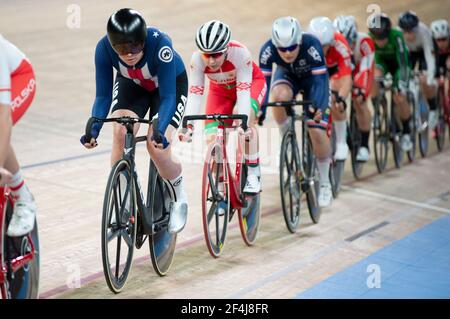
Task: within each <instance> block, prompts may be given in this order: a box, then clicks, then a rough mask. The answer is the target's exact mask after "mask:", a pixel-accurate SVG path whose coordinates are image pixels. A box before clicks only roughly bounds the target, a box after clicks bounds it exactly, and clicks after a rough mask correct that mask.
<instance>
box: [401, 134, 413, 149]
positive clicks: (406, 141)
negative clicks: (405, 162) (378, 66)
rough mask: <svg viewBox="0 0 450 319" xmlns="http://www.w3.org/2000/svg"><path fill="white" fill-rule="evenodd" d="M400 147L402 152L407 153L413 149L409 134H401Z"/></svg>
mask: <svg viewBox="0 0 450 319" xmlns="http://www.w3.org/2000/svg"><path fill="white" fill-rule="evenodd" d="M400 145H401V148H402V151H403V152H409V151H410V150H412V148H413V143H412V141H411V136H410V135H409V134H403V136H402V140H401V141H400Z"/></svg>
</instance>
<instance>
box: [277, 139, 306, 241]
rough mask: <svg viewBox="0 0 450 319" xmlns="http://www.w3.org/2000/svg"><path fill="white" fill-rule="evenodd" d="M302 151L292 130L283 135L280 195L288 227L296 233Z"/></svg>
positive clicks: (298, 218) (299, 201)
mask: <svg viewBox="0 0 450 319" xmlns="http://www.w3.org/2000/svg"><path fill="white" fill-rule="evenodd" d="M299 157H300V153H299V148H298V144H297V139H296V137H295V132H294V131H292V130H288V131H286V133H284V135H283V140H282V142H281V151H280V195H281V207H282V209H283V217H284V221H285V222H286V227H287V229H288V230H289V231H290V232H291V233H295V231H296V230H297V227H298V224H299V222H300V205H301V196H302V189H301V183H302V179H303V178H304V176H301V168H300V165H301V162H300V158H299Z"/></svg>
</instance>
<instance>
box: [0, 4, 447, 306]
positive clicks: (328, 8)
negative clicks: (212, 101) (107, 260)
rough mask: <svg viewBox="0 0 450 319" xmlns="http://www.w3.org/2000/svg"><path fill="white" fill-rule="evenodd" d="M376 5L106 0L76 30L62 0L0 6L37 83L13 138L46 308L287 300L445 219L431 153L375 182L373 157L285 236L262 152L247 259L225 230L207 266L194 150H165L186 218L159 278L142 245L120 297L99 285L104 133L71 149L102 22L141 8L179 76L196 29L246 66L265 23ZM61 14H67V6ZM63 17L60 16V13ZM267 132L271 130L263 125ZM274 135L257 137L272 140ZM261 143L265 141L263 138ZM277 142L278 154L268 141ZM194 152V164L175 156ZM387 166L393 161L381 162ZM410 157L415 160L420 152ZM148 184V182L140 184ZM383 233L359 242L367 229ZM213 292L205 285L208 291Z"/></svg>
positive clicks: (84, 114) (90, 90) (428, 16)
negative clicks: (221, 40) (222, 25)
mask: <svg viewBox="0 0 450 319" xmlns="http://www.w3.org/2000/svg"><path fill="white" fill-rule="evenodd" d="M371 2H373V1H355V0H343V1H338V2H332V1H306V0H296V1H267V0H262V1H257V0H247V1H245V2H243V1H236V0H231V1H209V0H189V1H174V0H170V1H144V0H141V1H138V0H135V1H106V0H98V1H95V2H92V1H86V0H78V1H77V4H78V5H79V8H80V9H81V15H80V17H81V25H80V28H70V27H68V26H67V23H66V22H67V19H68V17H69V15H70V14H71V13H68V6H69V5H70V4H71V3H73V1H66V0H64V1H50V0H41V1H39V5H37V4H36V2H35V1H31V0H20V1H13V2H11V1H8V2H6V1H2V2H0V32H1V33H2V34H3V35H4V36H5V37H6V38H7V39H9V40H10V41H12V42H13V43H15V44H16V45H17V46H18V47H19V48H21V49H22V50H23V51H24V52H25V53H26V54H27V55H28V57H29V58H30V60H31V61H32V63H33V65H34V68H35V71H36V74H37V83H38V86H37V96H36V98H35V101H34V103H33V105H32V107H31V108H30V110H29V111H28V112H27V114H26V116H25V117H24V118H23V120H22V121H21V122H20V123H19V124H18V125H17V126H16V127H15V128H14V132H13V145H14V148H15V150H16V153H17V154H18V157H19V160H20V163H21V165H22V166H23V171H24V175H25V177H26V180H27V182H28V184H29V187H30V189H31V190H32V192H33V193H34V195H35V197H36V201H37V203H38V207H39V211H38V222H39V231H40V239H41V251H40V253H41V286H40V294H41V297H44V298H113V297H115V298H292V297H294V296H295V295H296V294H297V293H299V292H301V291H303V290H305V289H307V288H309V287H311V286H313V285H315V284H316V283H318V282H320V281H321V280H324V279H326V278H327V277H329V276H330V275H332V274H334V273H336V272H338V271H340V270H342V269H343V268H345V267H347V266H349V265H352V264H353V263H355V262H357V261H358V260H360V259H362V258H364V257H365V256H367V255H370V254H371V253H373V252H375V251H376V250H378V249H380V248H382V247H384V246H386V245H388V244H389V243H392V242H393V241H395V240H397V239H400V238H402V237H404V236H406V235H407V234H409V233H411V232H412V231H414V230H416V229H418V228H420V227H422V226H423V225H426V224H428V223H430V222H432V221H433V220H435V219H437V218H439V217H441V216H443V215H445V214H448V213H449V212H450V200H449V196H450V195H449V194H450V174H448V171H449V169H450V156H449V155H450V152H449V147H448V145H449V144H448V143H449V141H448V139H447V140H446V146H447V147H446V150H445V151H444V152H442V153H440V154H437V155H431V154H436V147H435V143H434V141H431V142H430V143H431V145H432V147H431V148H430V156H429V157H428V158H426V159H423V160H422V159H421V160H418V161H416V163H414V164H413V165H405V166H404V167H403V168H402V169H401V170H395V169H392V166H393V164H392V161H390V164H389V167H391V169H389V170H388V172H386V173H385V174H383V175H382V176H380V175H377V174H376V169H375V166H374V163H373V159H372V160H371V161H370V163H368V165H366V167H365V176H366V177H365V178H364V180H363V181H360V182H354V180H353V176H352V175H351V172H350V165H349V163H347V169H346V174H345V177H344V184H345V185H346V187H345V188H344V190H343V191H342V193H341V194H340V196H339V198H338V199H337V200H336V201H334V203H333V206H332V207H331V208H330V209H327V210H325V211H324V212H323V215H322V219H321V221H320V223H319V224H318V225H313V224H312V223H311V221H310V218H309V216H308V215H307V210H306V209H303V211H302V217H304V218H303V219H302V221H301V225H300V228H299V229H298V231H297V233H296V234H290V233H289V232H288V231H287V230H286V227H285V225H284V221H283V218H282V214H281V211H280V199H279V189H278V174H277V170H276V163H275V160H276V158H277V157H278V153H277V151H278V150H277V148H276V146H275V147H273V146H271V147H268V146H263V147H265V151H261V154H264V155H262V158H263V157H264V158H263V159H262V160H263V162H264V163H263V164H264V165H263V187H264V191H263V193H262V215H263V217H262V222H261V228H260V233H259V238H258V241H257V243H256V245H255V246H254V247H251V248H247V247H246V246H245V245H244V244H243V242H242V240H241V238H240V234H239V230H238V227H237V224H236V222H235V221H233V222H232V224H231V228H230V230H229V236H228V239H227V240H228V241H227V247H226V249H225V251H224V254H223V256H222V257H221V258H219V259H218V260H213V259H212V258H211V257H210V255H209V253H208V252H207V249H206V246H205V244H204V240H203V235H202V228H201V204H200V192H199V189H200V187H201V181H200V180H201V178H200V176H201V161H200V160H199V159H200V155H201V145H198V144H197V145H194V146H191V145H181V146H175V147H176V148H177V153H183V154H184V156H183V167H184V172H185V181H186V186H187V191H188V195H189V198H190V213H189V219H188V224H187V226H186V228H185V230H184V231H183V232H182V233H181V234H180V235H179V237H178V248H177V251H176V254H175V259H174V263H173V265H172V269H171V271H170V273H169V275H168V276H167V277H165V278H160V277H158V276H157V275H156V274H155V273H154V271H153V269H152V266H151V263H150V261H149V258H148V246H147V245H144V246H143V248H142V249H141V250H139V251H137V253H136V255H135V258H136V261H135V264H134V266H133V269H132V274H131V276H130V278H129V281H128V284H127V286H126V287H125V290H124V291H123V292H122V293H121V294H119V295H116V296H115V295H113V294H112V293H110V292H109V290H108V288H107V286H106V284H105V281H104V279H103V274H102V266H101V250H100V221H101V209H102V201H103V192H104V188H105V184H106V180H107V176H108V173H109V150H110V147H111V142H112V138H111V128H110V127H108V126H105V128H104V130H103V131H102V134H101V137H100V140H99V144H100V145H99V147H98V148H96V149H95V150H91V151H88V150H85V149H84V148H83V147H82V146H81V145H80V143H79V141H78V139H79V137H80V135H81V134H82V132H83V129H84V126H85V122H86V119H87V118H88V116H89V114H90V110H91V106H92V101H93V97H94V92H95V87H94V68H93V54H94V49H95V45H96V43H97V41H98V39H99V38H100V37H101V36H103V35H104V33H105V29H106V21H107V19H108V17H109V15H110V14H111V13H112V12H113V11H114V10H116V9H118V8H121V7H132V8H135V9H137V10H139V11H140V12H141V13H142V14H143V15H144V17H145V18H146V19H147V22H148V24H150V25H155V26H157V27H159V28H160V29H161V30H163V31H165V32H167V33H168V34H169V35H170V36H171V37H172V39H173V43H174V47H175V49H176V50H177V51H178V52H179V53H180V54H181V56H182V57H183V59H184V61H185V64H186V65H187V66H188V65H189V60H190V55H191V53H192V52H193V51H194V50H195V43H194V34H195V30H196V28H197V27H198V26H199V25H200V24H201V23H203V22H206V21H207V20H210V19H222V20H224V21H225V22H227V23H228V24H229V25H230V27H231V29H232V32H233V38H235V39H237V40H239V41H241V42H243V43H244V44H246V45H247V46H248V47H249V49H250V50H251V52H252V54H253V57H254V59H257V55H258V53H259V48H260V45H261V44H262V43H263V42H264V41H266V40H267V39H268V38H269V36H270V30H271V23H272V21H273V19H275V18H277V17H279V16H283V15H293V16H295V17H297V18H298V19H299V20H300V23H301V24H302V26H303V27H306V26H307V24H308V22H309V20H310V19H311V18H312V17H314V16H317V15H328V16H330V17H331V18H334V17H335V16H336V15H337V14H353V15H355V16H356V17H357V18H358V22H359V25H360V29H361V30H364V29H365V28H364V27H363V26H364V25H365V24H364V21H365V19H366V18H367V16H368V13H367V12H366V8H367V5H368V4H370V3H371ZM377 3H378V5H380V6H381V9H382V11H385V12H387V13H389V14H390V15H391V17H393V21H396V19H397V16H398V13H399V12H401V11H403V10H406V9H414V10H415V11H417V12H418V14H419V16H420V17H421V18H422V20H424V21H425V22H426V23H427V24H428V23H429V22H431V20H432V19H437V18H447V19H449V18H450V17H449V12H450V10H449V9H450V0H441V1H434V0H433V1H421V0H414V1H385V0H383V1H377ZM69 9H70V8H69ZM69 11H70V10H69ZM266 125H267V127H268V128H275V124H274V122H273V120H272V119H269V120H268V121H267V124H266ZM277 132H278V130H277V129H273V130H269V131H267V130H266V131H265V133H263V135H264V134H265V136H266V139H265V140H263V142H262V143H263V144H266V145H268V142H267V137H268V136H272V139H271V140H272V141H277V140H278V139H277V137H278V136H277ZM271 134H272V135H271ZM275 144H276V143H275ZM190 150H194V152H193V154H191V155H190V156H186V154H190V153H186V152H189V151H190ZM389 156H390V158H391V159H392V155H391V153H390V154H389ZM417 156H419V155H418V153H417ZM137 159H138V160H137V162H138V169H139V172H140V173H141V177H144V176H145V174H146V170H147V162H148V158H147V155H146V151H145V149H144V148H142V147H141V148H139V149H138V154H137ZM142 184H145V181H144V180H143V181H142ZM380 224H381V225H384V227H379V228H377V229H376V230H374V231H372V232H369V233H367V234H366V235H361V236H359V237H358V236H357V237H358V238H357V239H355V240H348V239H349V238H351V237H352V236H353V235H357V234H359V233H361V232H364V231H365V230H367V229H370V228H371V227H373V226H377V225H380ZM211 287H214V288H213V289H212V288H211Z"/></svg>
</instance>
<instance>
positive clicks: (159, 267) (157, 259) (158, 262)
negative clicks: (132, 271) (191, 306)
mask: <svg viewBox="0 0 450 319" xmlns="http://www.w3.org/2000/svg"><path fill="white" fill-rule="evenodd" d="M149 175H150V176H149V189H151V192H150V193H149V194H150V199H149V202H150V203H151V206H150V213H151V214H152V220H153V223H154V233H153V235H149V238H148V243H149V248H150V256H151V260H152V265H153V268H154V269H155V271H156V273H157V274H158V275H159V276H165V275H166V274H167V273H168V272H169V270H170V267H171V266H172V262H173V257H174V254H175V246H176V242H177V234H172V233H170V232H169V230H168V227H167V226H168V223H167V222H168V220H169V215H170V202H171V201H172V197H173V194H172V193H171V191H170V188H169V186H168V184H167V182H166V181H165V180H164V179H163V178H162V177H161V176H160V175H159V173H158V170H157V169H156V166H155V165H154V163H153V162H151V164H150V173H149ZM159 222H161V226H158V225H159Z"/></svg>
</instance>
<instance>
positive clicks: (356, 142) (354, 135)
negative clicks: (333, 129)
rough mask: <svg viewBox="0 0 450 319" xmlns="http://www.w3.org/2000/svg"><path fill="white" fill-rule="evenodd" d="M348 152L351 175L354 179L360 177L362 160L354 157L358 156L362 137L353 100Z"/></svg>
mask: <svg viewBox="0 0 450 319" xmlns="http://www.w3.org/2000/svg"><path fill="white" fill-rule="evenodd" d="M349 133H350V134H349V137H350V141H351V143H350V152H351V157H352V171H353V176H355V178H356V179H360V178H361V174H362V170H363V166H364V162H359V161H358V160H357V159H356V157H357V156H358V151H359V148H360V147H361V142H362V137H361V132H360V131H359V126H358V121H357V119H356V111H355V109H354V105H353V101H352V109H351V112H350V132H349Z"/></svg>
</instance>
